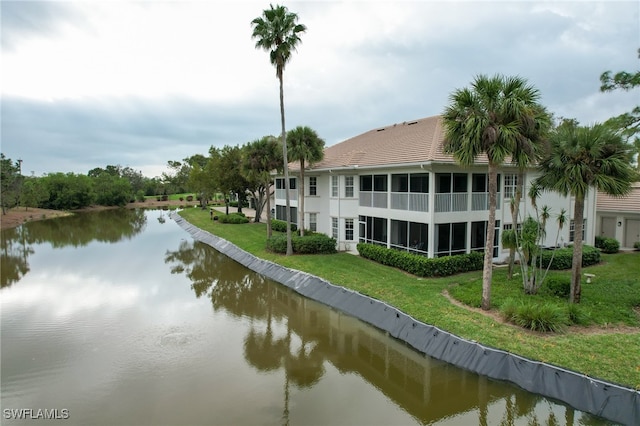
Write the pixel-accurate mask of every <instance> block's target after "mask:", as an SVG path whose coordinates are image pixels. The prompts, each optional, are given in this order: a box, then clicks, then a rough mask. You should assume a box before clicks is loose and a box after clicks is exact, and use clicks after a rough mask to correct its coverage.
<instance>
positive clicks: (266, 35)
mask: <svg viewBox="0 0 640 426" xmlns="http://www.w3.org/2000/svg"><path fill="white" fill-rule="evenodd" d="M297 21H298V15H296V14H295V13H292V12H289V10H288V9H287V7H286V6H279V5H276V7H274V6H273V5H269V9H265V10H264V11H262V16H260V17H258V18H256V19H254V20H253V21H251V25H252V26H253V33H252V34H251V38H255V39H257V41H256V49H262V50H265V51H267V52H269V59H270V61H271V64H272V65H273V66H274V67H276V77H277V78H278V81H279V82H280V124H281V125H282V158H283V161H284V167H283V169H284V182H285V183H284V188H285V194H286V197H285V198H286V208H287V211H286V218H287V255H291V254H293V246H292V244H291V226H290V223H291V208H290V206H291V200H290V199H289V167H288V156H287V133H286V131H285V124H284V90H283V86H282V80H283V75H284V68H285V66H286V64H287V63H288V62H289V61H290V60H291V55H292V53H293V52H295V50H296V46H297V45H298V43H300V34H302V33H303V32H305V31H306V30H307V27H306V26H304V25H302V24H298V23H297Z"/></svg>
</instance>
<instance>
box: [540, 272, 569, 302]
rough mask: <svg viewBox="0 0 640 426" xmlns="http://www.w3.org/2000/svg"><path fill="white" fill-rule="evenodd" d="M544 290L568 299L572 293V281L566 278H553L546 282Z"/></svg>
mask: <svg viewBox="0 0 640 426" xmlns="http://www.w3.org/2000/svg"><path fill="white" fill-rule="evenodd" d="M544 288H545V290H546V292H547V293H549V294H552V295H554V296H556V297H560V298H563V299H568V298H569V294H570V293H571V280H570V279H569V278H566V277H551V278H548V279H547V280H545V282H544Z"/></svg>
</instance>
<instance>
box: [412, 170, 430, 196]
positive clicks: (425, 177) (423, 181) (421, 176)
mask: <svg viewBox="0 0 640 426" xmlns="http://www.w3.org/2000/svg"><path fill="white" fill-rule="evenodd" d="M409 190H410V191H411V192H419V193H423V194H426V193H428V192H429V174H428V173H414V174H412V175H411V177H410V178H409Z"/></svg>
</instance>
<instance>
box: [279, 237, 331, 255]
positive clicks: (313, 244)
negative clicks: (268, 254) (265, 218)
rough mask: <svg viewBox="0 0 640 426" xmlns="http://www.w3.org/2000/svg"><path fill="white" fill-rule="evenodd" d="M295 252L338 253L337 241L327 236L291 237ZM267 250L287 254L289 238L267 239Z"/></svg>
mask: <svg viewBox="0 0 640 426" xmlns="http://www.w3.org/2000/svg"><path fill="white" fill-rule="evenodd" d="M291 245H292V246H293V247H292V248H293V252H294V253H298V254H331V253H335V252H336V240H335V238H331V237H329V236H327V235H325V234H313V235H305V236H304V237H301V236H299V235H294V236H292V237H291ZM267 249H268V250H270V251H273V252H276V253H286V252H287V236H286V235H274V236H272V237H271V238H269V239H267Z"/></svg>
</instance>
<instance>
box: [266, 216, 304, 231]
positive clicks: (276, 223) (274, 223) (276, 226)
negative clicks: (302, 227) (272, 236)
mask: <svg viewBox="0 0 640 426" xmlns="http://www.w3.org/2000/svg"><path fill="white" fill-rule="evenodd" d="M271 229H273V230H274V231H277V232H287V222H285V221H284V220H278V219H271ZM291 230H292V231H297V230H298V226H297V225H296V224H295V223H292V224H291Z"/></svg>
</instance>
